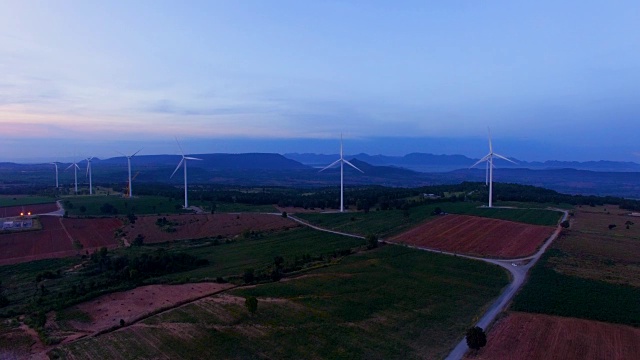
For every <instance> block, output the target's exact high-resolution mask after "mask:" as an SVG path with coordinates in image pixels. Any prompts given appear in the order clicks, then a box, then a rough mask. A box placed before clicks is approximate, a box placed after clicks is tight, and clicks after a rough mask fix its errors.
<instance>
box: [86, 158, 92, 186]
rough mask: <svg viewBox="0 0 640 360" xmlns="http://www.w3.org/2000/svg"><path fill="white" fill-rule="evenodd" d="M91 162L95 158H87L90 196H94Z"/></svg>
mask: <svg viewBox="0 0 640 360" xmlns="http://www.w3.org/2000/svg"><path fill="white" fill-rule="evenodd" d="M91 160H93V156H91V157H88V158H87V175H88V176H89V195H93V184H92V182H91Z"/></svg>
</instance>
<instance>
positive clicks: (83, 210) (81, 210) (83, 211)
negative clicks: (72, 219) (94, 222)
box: [80, 205, 87, 213]
mask: <svg viewBox="0 0 640 360" xmlns="http://www.w3.org/2000/svg"><path fill="white" fill-rule="evenodd" d="M80 212H81V213H85V212H87V207H86V206H84V205H80Z"/></svg>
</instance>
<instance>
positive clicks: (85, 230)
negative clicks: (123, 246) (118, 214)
mask: <svg viewBox="0 0 640 360" xmlns="http://www.w3.org/2000/svg"><path fill="white" fill-rule="evenodd" d="M62 221H63V223H64V226H65V228H66V229H67V231H68V232H69V234H70V235H71V237H72V238H74V239H75V240H78V241H80V243H82V246H83V247H84V248H85V249H92V248H100V247H103V246H105V247H112V246H116V245H118V240H117V239H115V238H114V237H113V232H114V231H115V230H116V229H117V228H119V227H121V226H122V221H120V219H116V218H103V219H72V218H68V219H62Z"/></svg>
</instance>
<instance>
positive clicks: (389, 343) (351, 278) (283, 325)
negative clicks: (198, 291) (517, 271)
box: [55, 245, 507, 359]
mask: <svg viewBox="0 0 640 360" xmlns="http://www.w3.org/2000/svg"><path fill="white" fill-rule="evenodd" d="M506 283H507V277H506V274H505V273H504V272H503V271H502V270H501V269H499V268H497V267H494V266H489V265H486V264H483V263H480V262H475V261H469V260H465V259H460V258H454V257H448V256H443V255H439V254H430V253H425V252H420V251H417V250H412V249H408V248H403V247H399V246H392V245H388V246H384V247H382V248H380V249H377V250H374V251H367V252H364V253H359V254H356V255H353V256H349V257H346V258H343V260H342V261H340V262H339V263H338V264H336V265H334V266H329V267H325V268H320V269H317V270H313V271H310V272H308V273H306V274H305V275H304V276H301V277H299V278H295V279H290V280H287V281H281V282H278V283H270V284H266V285H260V286H257V287H250V288H245V289H238V290H233V291H231V292H230V293H227V294H224V295H216V296H213V297H207V298H204V299H202V300H198V301H196V302H194V303H191V304H188V305H185V306H182V307H179V308H176V309H174V310H171V311H168V312H164V313H161V314H159V315H156V316H153V317H150V318H148V319H147V320H145V321H143V322H142V323H139V324H135V325H132V326H129V327H127V328H125V329H122V330H120V331H116V332H112V333H109V334H105V335H101V336H99V337H97V338H86V339H81V340H79V341H77V342H74V343H71V344H65V345H61V346H60V347H59V348H58V349H57V350H55V353H56V354H60V355H64V356H66V357H67V358H71V359H74V358H87V357H89V358H90V357H95V356H107V357H118V356H121V355H120V354H121V352H120V350H119V349H123V348H126V349H127V354H128V355H127V356H131V357H139V358H189V357H207V358H253V357H266V358H283V359H285V358H290V359H294V358H336V357H340V358H371V359H385V358H398V357H401V358H407V359H413V358H438V357H443V356H444V355H446V353H447V352H448V351H449V349H450V348H451V347H452V346H453V345H454V343H455V342H457V340H458V339H459V337H460V336H461V334H462V333H463V332H464V329H465V328H466V327H467V326H468V325H469V324H470V323H471V321H472V319H473V318H474V317H475V316H477V315H478V314H479V313H480V309H482V308H483V307H484V306H486V305H487V303H488V302H489V301H490V300H491V299H492V298H494V297H495V296H497V294H498V293H499V291H500V290H501V289H502V287H503V286H504V285H506ZM245 296H256V297H258V301H259V305H258V311H257V312H256V313H255V315H253V316H250V315H249V314H248V313H247V311H246V309H245V308H244V297H245ZM105 354H107V355H105Z"/></svg>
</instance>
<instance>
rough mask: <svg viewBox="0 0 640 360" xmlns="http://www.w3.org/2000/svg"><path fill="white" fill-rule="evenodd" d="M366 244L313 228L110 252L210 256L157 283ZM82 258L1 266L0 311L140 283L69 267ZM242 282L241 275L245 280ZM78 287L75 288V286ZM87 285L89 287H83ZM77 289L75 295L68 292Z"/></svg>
mask: <svg viewBox="0 0 640 360" xmlns="http://www.w3.org/2000/svg"><path fill="white" fill-rule="evenodd" d="M364 244H365V241H364V240H361V239H355V238H350V237H344V236H339V235H333V234H328V233H324V232H320V231H314V230H311V229H308V228H299V229H291V230H288V231H282V232H277V233H273V234H264V235H261V236H258V237H257V238H252V239H242V238H240V239H238V240H234V241H232V242H230V243H227V242H226V240H225V239H220V240H218V239H210V240H206V239H205V240H193V241H179V242H172V243H165V244H155V245H151V246H141V247H131V248H127V249H124V248H123V249H118V250H114V251H111V252H110V253H111V254H112V256H113V257H118V256H122V255H127V256H129V257H134V256H136V255H140V254H142V253H153V252H155V251H157V250H158V249H161V248H162V249H165V250H166V251H168V252H170V253H181V252H183V253H187V254H189V255H193V256H195V257H196V258H199V259H206V260H208V261H209V264H208V265H207V266H202V267H198V268H196V269H194V270H190V271H182V272H177V273H172V274H167V275H162V276H155V277H151V278H149V279H146V280H144V281H142V283H143V284H150V283H158V282H184V281H199V280H206V279H208V280H215V279H216V278H217V277H232V276H235V277H237V278H239V277H240V276H241V275H242V274H243V272H244V271H245V270H246V269H248V268H253V269H255V271H256V275H259V274H260V273H261V272H262V273H264V272H268V271H270V268H271V266H272V265H273V261H274V257H275V256H282V257H283V258H284V261H285V265H286V266H293V264H294V263H295V262H296V260H297V261H298V262H299V263H300V262H301V259H302V258H303V257H305V256H307V257H308V258H318V257H320V256H323V257H324V259H326V261H329V255H333V253H334V252H337V253H340V252H341V251H343V250H348V249H351V248H354V247H359V246H362V245H364ZM86 261H87V260H83V259H80V258H66V259H47V260H40V261H34V262H29V263H23V264H16V265H7V266H1V267H0V279H2V284H3V286H4V289H5V291H4V294H5V295H6V296H7V297H8V298H9V300H10V305H9V306H7V307H4V308H2V309H1V310H0V316H6V315H8V314H9V313H25V312H32V311H36V310H47V311H48V310H50V309H59V308H61V307H64V306H65V305H66V304H70V303H73V302H77V301H80V300H83V299H87V298H91V297H95V296H98V295H100V294H102V293H105V292H113V291H119V290H123V289H128V288H132V287H135V286H137V285H140V284H142V283H137V282H129V281H125V282H121V283H117V284H113V283H111V282H109V280H110V279H109V278H108V275H107V274H101V273H96V274H84V273H81V272H79V271H71V270H70V269H72V268H74V267H76V266H78V265H80V264H82V263H84V262H86ZM47 271H49V272H51V273H53V274H58V273H59V274H60V276H59V277H57V278H53V279H46V280H44V281H42V282H40V283H36V281H35V280H36V276H37V275H38V274H43V273H45V272H47ZM240 281H241V280H240ZM39 285H43V286H44V287H45V289H46V292H47V293H46V294H45V295H43V296H40V294H41V292H40V291H39V289H38V286H39ZM74 287H75V288H76V289H78V291H73V290H72V289H73V288H74ZM80 288H83V289H84V291H80V290H79V289H80ZM70 291H73V295H69V293H70ZM38 298H40V299H41V300H38V301H39V302H38V303H36V302H35V301H34V300H35V299H38Z"/></svg>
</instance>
